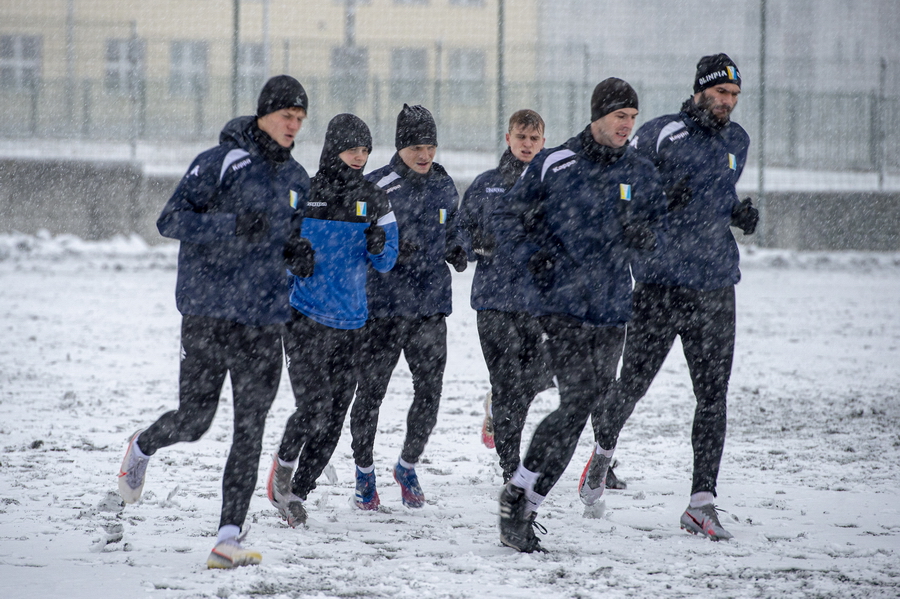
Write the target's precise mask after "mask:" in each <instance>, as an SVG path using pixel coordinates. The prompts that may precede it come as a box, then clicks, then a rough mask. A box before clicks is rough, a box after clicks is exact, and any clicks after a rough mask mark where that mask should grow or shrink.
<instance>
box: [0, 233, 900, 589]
mask: <svg viewBox="0 0 900 599" xmlns="http://www.w3.org/2000/svg"><path fill="white" fill-rule="evenodd" d="M743 252H744V265H745V267H744V269H743V270H744V279H743V281H742V282H741V283H740V285H739V286H738V288H737V297H738V337H737V347H736V357H735V366H734V374H733V377H732V380H731V387H730V389H731V391H730V395H729V436H728V440H727V443H726V449H725V457H724V461H723V463H722V470H721V475H720V479H719V489H718V491H719V498H718V500H717V501H718V504H719V505H720V507H721V508H722V509H723V510H725V511H724V512H723V513H722V518H723V523H724V525H725V526H726V527H727V528H728V529H729V530H730V531H731V532H732V533H733V534H734V535H735V538H734V539H733V540H732V541H729V542H722V543H712V542H709V541H707V540H705V539H702V538H697V537H693V536H691V535H688V534H686V533H685V532H684V531H681V530H679V528H678V517H679V515H680V514H681V511H682V510H683V509H684V507H685V505H686V503H687V496H688V493H689V491H690V470H691V452H690V421H691V418H692V414H693V407H694V402H693V398H692V393H691V385H690V380H689V377H688V374H687V371H686V367H685V365H684V359H683V357H682V356H681V355H680V346H678V344H677V343H676V347H675V349H674V350H673V352H672V354H671V355H670V357H669V359H668V361H667V362H666V364H665V365H664V367H663V371H662V372H661V373H660V375H659V377H658V378H657V380H656V381H655V382H654V385H653V386H652V387H651V390H650V392H649V394H648V395H647V397H646V398H645V399H644V400H643V401H642V402H641V403H640V404H639V405H638V407H637V409H636V411H635V413H634V415H633V416H632V418H631V420H630V421H629V423H628V424H627V425H626V427H625V430H624V431H623V433H622V437H621V439H620V444H619V448H618V450H617V458H618V459H619V461H620V465H619V467H618V468H617V470H616V471H617V473H618V475H619V476H620V477H621V478H623V479H625V480H627V481H628V483H629V486H628V489H627V490H625V491H615V492H609V493H608V494H607V496H606V498H605V504H604V508H605V509H598V510H592V511H587V512H586V511H585V508H584V506H582V504H581V503H580V502H579V500H578V498H577V494H576V485H577V481H578V477H579V475H580V473H581V469H582V467H583V465H584V461H585V460H586V458H587V456H588V451H589V447H590V443H591V440H590V435H589V434H588V432H585V433H584V434H583V435H582V439H581V443H580V445H579V448H578V451H577V452H576V454H575V457H574V458H573V461H572V463H571V464H570V466H569V468H568V470H567V471H566V473H565V474H564V475H563V477H562V479H561V480H560V482H559V484H558V485H557V486H556V488H554V489H553V491H552V492H551V494H550V496H549V498H548V500H547V501H546V502H545V504H544V506H543V508H542V510H541V514H540V516H539V520H540V522H542V523H543V524H544V526H545V527H546V528H547V529H548V533H547V535H545V536H543V538H542V542H543V545H544V546H545V547H546V548H547V549H548V550H549V552H548V553H546V554H539V555H523V554H518V553H515V552H514V551H512V550H511V549H508V548H504V547H502V546H500V544H499V542H498V534H497V526H496V524H497V503H496V498H497V494H498V491H499V487H500V484H501V477H500V472H499V469H498V467H497V466H496V457H495V456H494V454H493V453H492V452H491V451H489V450H487V449H485V448H484V447H483V446H482V445H481V444H480V439H479V432H480V427H481V420H482V415H483V411H482V405H481V404H482V400H483V397H484V393H485V392H486V390H487V388H488V382H487V371H486V369H485V367H484V364H483V361H482V357H481V352H480V349H479V346H478V341H477V333H476V329H475V317H474V313H473V312H472V310H471V309H469V307H468V291H469V287H470V284H471V278H472V270H471V269H469V270H468V271H466V272H465V273H462V274H456V273H454V279H453V282H454V286H455V291H454V306H455V312H454V314H453V315H452V316H451V317H450V319H449V321H448V329H449V345H450V359H449V363H448V366H447V370H446V376H445V384H444V395H443V401H442V405H441V413H440V417H439V420H438V424H437V427H436V430H435V432H434V435H433V436H432V439H431V441H430V443H429V445H428V447H427V449H426V453H425V456H423V460H422V463H421V464H420V466H419V477H420V480H421V482H422V485H423V488H424V490H425V493H426V496H427V500H428V503H427V505H426V506H425V508H423V509H421V510H417V511H413V510H409V509H406V508H404V507H402V505H401V503H400V493H399V490H398V488H397V486H396V484H394V482H393V481H392V480H391V476H390V468H391V466H392V465H393V463H394V461H395V460H396V458H397V455H398V454H399V450H400V445H401V443H402V438H403V431H404V428H405V410H406V408H407V407H408V405H409V402H410V398H411V393H412V384H411V375H410V373H409V370H408V369H407V368H406V366H405V363H404V362H402V361H401V365H400V367H398V370H397V372H396V373H395V375H394V378H393V380H392V383H391V387H390V389H389V393H388V397H387V398H386V400H385V405H384V408H383V409H382V414H381V422H380V424H379V436H378V438H377V444H376V454H375V456H376V465H377V468H376V473H377V476H378V481H379V489H380V490H379V494H380V495H381V499H382V504H383V509H382V510H381V511H379V512H375V513H368V512H366V513H364V512H361V511H358V510H356V509H354V508H353V507H352V505H351V504H350V497H351V495H352V492H353V477H352V472H353V464H352V459H351V454H350V442H349V431H348V430H347V429H346V428H345V433H344V436H343V437H342V439H341V441H340V444H339V445H338V449H337V451H336V453H335V456H334V459H333V460H332V466H333V468H334V477H333V479H332V480H328V479H323V480H322V481H320V486H319V488H318V489H316V490H315V491H314V492H313V493H312V494H311V495H310V498H309V504H308V511H309V513H310V522H309V524H308V526H307V527H305V528H301V529H298V530H292V529H288V528H286V527H285V526H284V525H283V524H282V522H281V521H280V520H279V519H278V517H277V514H276V513H275V511H274V510H273V509H272V508H271V506H270V505H269V503H268V500H267V499H266V497H265V491H264V489H263V484H262V480H263V476H264V475H265V472H266V469H267V467H268V465H269V462H268V460H269V458H268V457H265V458H264V459H263V462H262V463H261V464H260V480H259V482H258V484H257V490H256V495H255V497H254V500H253V503H252V505H251V509H250V515H249V518H248V522H249V524H250V533H249V536H248V538H247V543H248V545H249V546H251V547H253V548H254V549H257V550H259V551H260V552H261V553H262V554H263V563H262V565H261V566H259V567H249V568H243V569H239V570H236V571H208V570H206V568H205V561H206V556H207V554H208V552H209V550H210V549H211V547H212V544H213V540H214V535H215V531H216V528H217V525H218V513H219V502H220V498H219V497H220V490H219V487H220V484H221V469H222V466H223V464H224V462H225V456H226V455H227V452H228V447H229V442H230V431H231V422H230V418H231V408H230V401H229V398H230V389H229V388H228V385H227V383H226V388H225V389H224V390H223V400H222V403H221V405H220V410H219V414H218V415H217V417H216V420H215V421H214V423H213V426H212V428H211V429H210V431H209V432H208V433H207V435H206V436H205V437H204V438H203V439H202V440H201V441H199V442H197V443H195V444H184V445H179V446H174V447H171V448H168V449H165V450H161V451H160V452H159V453H158V454H157V456H155V457H154V458H153V460H152V462H151V464H150V468H149V471H148V478H147V485H146V487H145V497H144V500H143V501H142V503H140V504H137V505H133V506H127V507H123V506H122V505H121V503H120V502H119V501H118V499H117V497H116V496H115V494H114V493H115V489H116V480H115V474H116V472H117V468H118V465H119V461H120V460H121V456H122V451H123V448H124V444H125V441H126V439H127V437H128V436H129V435H130V434H131V433H132V432H134V431H135V430H136V429H138V428H140V427H143V426H146V425H147V424H149V423H150V422H152V421H153V420H154V419H155V418H156V417H158V416H159V415H160V414H161V413H162V412H164V411H166V410H169V409H173V408H174V407H175V406H176V405H177V369H178V349H179V323H180V319H179V315H178V313H177V311H176V310H175V306H174V284H175V270H174V265H175V259H176V254H177V245H176V244H161V245H158V246H157V245H153V246H151V245H147V244H146V243H145V242H143V241H142V240H140V239H138V238H128V239H115V240H112V241H106V242H85V241H81V240H78V239H74V238H68V237H59V238H51V237H50V236H48V235H40V236H35V237H28V236H22V235H0V281H2V285H0V331H2V340H3V343H0V449H2V453H0V579H2V580H3V584H2V587H3V589H4V591H3V595H4V596H9V597H16V598H38V597H40V598H42V599H45V598H47V597H65V598H66V599H82V598H94V597H153V598H166V599H169V598H201V597H203V598H207V597H208V598H213V597H232V598H239V597H259V596H265V597H273V598H276V599H282V598H296V597H342V598H348V597H360V598H362V597H390V598H402V597H415V598H421V597H429V598H430V597H439V598H451V597H453V598H476V597H477V598H481V597H489V598H506V597H527V598H535V597H540V598H546V599H552V598H557V597H558V598H563V597H565V598H573V597H580V598H585V599H587V598H596V597H604V598H619V597H660V598H668V597H695V596H707V597H829V598H839V597H840V598H844V597H884V598H888V597H891V598H893V597H897V596H900V559H898V557H900V401H898V390H900V368H898V364H900V268H898V266H900V260H898V256H897V255H894V254H863V253H857V254H838V253H828V254H800V253H795V252H786V251H772V250H754V249H752V248H743ZM556 401H557V397H556V395H555V392H553V391H548V392H546V393H544V394H542V395H541V396H539V397H538V398H537V400H536V401H535V403H534V404H533V407H532V413H531V417H530V419H529V423H528V427H527V430H526V437H528V436H530V432H531V430H533V427H534V425H535V424H536V422H537V421H538V420H539V419H540V418H542V417H543V416H544V415H546V414H547V413H548V412H549V411H550V410H552V409H553V408H554V407H555V404H556ZM292 406H293V399H292V396H291V393H290V389H289V385H288V383H287V378H286V376H285V377H283V380H282V388H281V390H280V392H279V396H278V398H277V399H276V402H275V405H274V407H273V409H272V411H271V413H270V416H269V419H268V421H267V428H266V437H265V452H266V454H271V452H272V451H274V449H275V447H276V445H277V442H278V439H279V438H280V435H281V432H282V429H283V426H284V422H285V420H286V418H287V416H288V414H289V413H290V412H291V410H292Z"/></svg>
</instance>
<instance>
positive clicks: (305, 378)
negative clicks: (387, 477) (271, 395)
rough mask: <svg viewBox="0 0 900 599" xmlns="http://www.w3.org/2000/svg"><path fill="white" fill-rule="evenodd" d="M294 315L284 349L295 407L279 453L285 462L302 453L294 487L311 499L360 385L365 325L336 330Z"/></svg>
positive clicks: (298, 492) (293, 488) (292, 484)
mask: <svg viewBox="0 0 900 599" xmlns="http://www.w3.org/2000/svg"><path fill="white" fill-rule="evenodd" d="M292 313H293V318H292V320H291V322H290V323H288V325H287V329H286V332H285V336H284V350H285V353H286V354H287V359H288V375H289V376H290V379H291V387H292V388H293V390H294V405H295V406H296V409H295V411H294V413H293V414H291V415H290V417H288V421H287V425H286V426H285V429H284V435H283V436H282V437H281V445H280V446H279V448H278V456H279V457H280V458H281V459H282V460H284V461H286V462H292V461H294V460H296V459H297V458H298V457H299V462H298V464H297V470H296V471H295V472H294V478H293V480H292V481H291V487H292V490H293V492H294V494H295V495H297V496H298V497H302V498H303V499H306V496H307V495H308V494H309V492H310V491H312V490H313V489H315V488H316V479H317V478H319V475H321V474H322V471H323V470H325V466H327V465H328V461H329V460H330V459H331V455H332V454H333V453H334V450H335V448H336V447H337V444H338V441H339V440H340V438H341V429H342V428H343V426H344V417H345V416H346V415H347V408H349V407H350V402H351V401H352V400H353V391H354V389H355V388H356V353H357V352H358V351H359V341H360V330H361V329H355V330H345V329H334V328H331V327H327V326H325V325H323V324H320V323H318V322H316V321H314V320H313V319H311V318H309V317H307V316H305V315H303V314H301V313H300V312H297V311H296V310H292Z"/></svg>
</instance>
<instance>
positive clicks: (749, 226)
mask: <svg viewBox="0 0 900 599" xmlns="http://www.w3.org/2000/svg"><path fill="white" fill-rule="evenodd" d="M758 222H759V210H757V209H756V208H754V207H753V203H752V202H751V201H750V198H744V199H743V201H741V203H740V204H738V205H737V206H735V207H734V209H732V211H731V226H732V227H737V228H738V229H740V230H741V231H743V232H744V235H753V232H754V231H756V223H758Z"/></svg>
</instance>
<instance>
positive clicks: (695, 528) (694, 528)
mask: <svg viewBox="0 0 900 599" xmlns="http://www.w3.org/2000/svg"><path fill="white" fill-rule="evenodd" d="M685 516H687V520H685ZM681 530H686V531H687V532H689V533H691V534H692V535H700V536H703V537H706V538H707V539H709V540H710V541H716V542H718V541H727V540H728V539H732V538H734V535H730V536H727V537H726V536H721V537H720V536H719V535H717V534H716V533H714V532H710V531H707V530H704V528H703V527H702V526H700V524H699V523H698V522H697V521H696V520H695V519H694V518H693V517H692V516H690V515H689V514H684V515H682V516H681Z"/></svg>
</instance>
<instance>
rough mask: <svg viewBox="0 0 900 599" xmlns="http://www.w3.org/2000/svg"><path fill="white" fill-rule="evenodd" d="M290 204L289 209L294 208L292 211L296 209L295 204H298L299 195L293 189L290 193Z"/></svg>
mask: <svg viewBox="0 0 900 599" xmlns="http://www.w3.org/2000/svg"><path fill="white" fill-rule="evenodd" d="M290 202H291V208H294V209H296V208H297V204H299V203H300V194H299V193H297V192H296V191H294V190H293V189H292V190H291V191H290Z"/></svg>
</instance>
